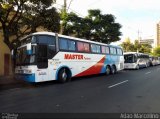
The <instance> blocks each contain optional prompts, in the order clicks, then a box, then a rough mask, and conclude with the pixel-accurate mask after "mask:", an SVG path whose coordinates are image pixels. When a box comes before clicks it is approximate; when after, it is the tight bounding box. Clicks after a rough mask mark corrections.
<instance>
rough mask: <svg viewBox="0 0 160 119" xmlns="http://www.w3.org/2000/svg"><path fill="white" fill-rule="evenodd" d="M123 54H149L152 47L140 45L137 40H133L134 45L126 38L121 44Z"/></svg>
mask: <svg viewBox="0 0 160 119" xmlns="http://www.w3.org/2000/svg"><path fill="white" fill-rule="evenodd" d="M121 46H122V47H123V50H124V51H125V52H142V53H148V54H149V53H151V49H152V46H151V45H150V44H140V43H139V41H138V40H135V42H134V44H133V43H131V42H130V39H129V38H127V39H126V40H125V42H123V43H122V44H121Z"/></svg>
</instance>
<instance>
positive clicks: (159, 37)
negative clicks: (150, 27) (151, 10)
mask: <svg viewBox="0 0 160 119" xmlns="http://www.w3.org/2000/svg"><path fill="white" fill-rule="evenodd" d="M156 46H160V22H159V23H158V24H157V42H156Z"/></svg>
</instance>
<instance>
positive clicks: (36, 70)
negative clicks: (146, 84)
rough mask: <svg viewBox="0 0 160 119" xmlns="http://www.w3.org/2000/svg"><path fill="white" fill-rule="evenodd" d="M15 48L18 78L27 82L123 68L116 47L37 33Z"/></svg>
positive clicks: (122, 62) (60, 79)
mask: <svg viewBox="0 0 160 119" xmlns="http://www.w3.org/2000/svg"><path fill="white" fill-rule="evenodd" d="M21 42H22V44H21V46H20V47H18V48H17V49H16V51H15V52H16V68H15V74H16V77H17V78H20V79H25V80H26V81H28V82H43V81H51V80H59V81H60V82H62V83H63V82H66V81H68V80H70V79H71V78H72V77H79V76H86V75H93V74H100V73H106V74H114V73H116V72H117V71H119V70H123V69H124V56H123V50H122V48H121V47H119V46H113V45H107V44H104V43H99V42H94V41H89V40H85V39H80V38H74V37H69V36H64V35H59V34H55V33H51V32H37V33H33V34H30V35H28V36H26V37H24V38H23V39H21Z"/></svg>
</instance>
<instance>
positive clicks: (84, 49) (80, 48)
mask: <svg viewBox="0 0 160 119" xmlns="http://www.w3.org/2000/svg"><path fill="white" fill-rule="evenodd" d="M77 47H78V51H80V52H90V50H89V43H83V42H77Z"/></svg>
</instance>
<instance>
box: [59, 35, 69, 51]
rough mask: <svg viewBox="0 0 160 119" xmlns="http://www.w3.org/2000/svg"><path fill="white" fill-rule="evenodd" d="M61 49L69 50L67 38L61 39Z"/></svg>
mask: <svg viewBox="0 0 160 119" xmlns="http://www.w3.org/2000/svg"><path fill="white" fill-rule="evenodd" d="M59 41H60V44H59V45H60V47H59V48H60V50H68V44H67V40H66V39H62V38H61V39H60V40H59Z"/></svg>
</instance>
